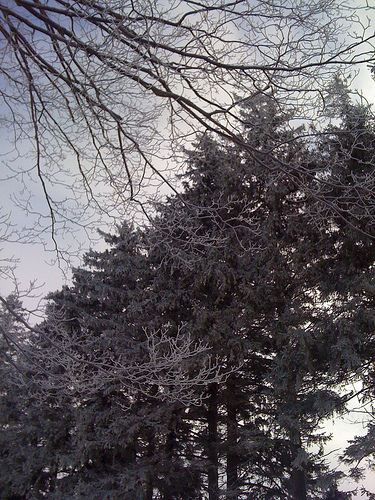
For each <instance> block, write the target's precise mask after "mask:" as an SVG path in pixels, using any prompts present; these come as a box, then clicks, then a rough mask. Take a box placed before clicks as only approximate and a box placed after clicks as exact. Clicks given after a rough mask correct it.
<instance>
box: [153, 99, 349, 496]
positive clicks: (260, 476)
mask: <svg viewBox="0 0 375 500" xmlns="http://www.w3.org/2000/svg"><path fill="white" fill-rule="evenodd" d="M248 106H249V108H251V109H248V110H247V111H245V112H244V122H245V127H246V128H245V133H246V134H247V141H248V144H249V151H252V150H253V148H254V147H256V148H257V150H258V151H259V148H260V145H262V147H263V148H264V149H265V150H271V149H272V148H274V147H275V145H276V144H278V160H277V161H278V162H279V163H282V164H285V165H288V164H290V162H299V163H301V164H302V165H303V166H304V169H302V171H305V172H307V174H306V175H307V176H310V178H311V179H312V182H313V181H314V176H316V175H317V172H319V171H320V169H322V168H323V167H322V166H321V165H320V164H319V163H318V162H317V160H316V154H315V153H312V152H311V151H310V150H309V149H308V147H307V145H306V144H304V143H303V142H302V141H301V140H297V139H296V135H297V133H298V131H292V130H290V128H289V127H288V117H285V116H282V114H280V113H278V110H277V108H276V106H275V105H274V102H273V100H272V99H268V98H262V99H260V100H259V101H258V102H254V101H251V102H250V103H248ZM280 144H285V146H284V147H281V146H280ZM275 170H276V169H275V168H274V165H270V164H268V165H264V166H260V165H259V161H255V159H254V158H253V156H252V154H249V155H248V156H247V157H244V156H242V155H239V154H238V152H236V151H235V149H234V148H229V147H228V145H227V144H223V145H219V144H217V143H215V142H213V141H211V140H210V139H209V138H208V137H206V136H205V137H203V138H202V141H201V143H200V145H199V147H198V148H197V150H195V151H194V152H192V153H191V154H190V157H189V168H188V171H187V174H186V178H185V185H184V187H185V190H184V192H183V193H182V194H181V195H180V196H178V197H174V198H170V199H169V200H168V201H167V203H166V204H163V205H161V206H160V207H159V210H160V215H159V218H158V219H157V220H156V221H155V225H156V227H157V230H156V232H152V233H151V234H152V238H154V242H153V244H152V245H153V249H154V251H153V253H152V258H153V259H154V262H156V263H157V265H158V266H159V268H160V269H162V271H161V270H160V271H159V272H158V273H157V275H156V280H157V281H158V285H157V286H158V288H159V289H164V290H168V289H170V292H169V294H170V300H169V301H167V302H165V303H160V302H159V308H160V312H161V314H162V315H163V316H164V317H165V315H167V317H168V318H169V319H170V321H173V320H174V319H176V318H178V319H179V320H181V319H182V320H185V321H187V322H188V329H189V330H190V331H192V332H194V335H195V336H196V338H198V339H204V340H205V341H207V342H208V343H209V345H210V346H211V347H212V352H213V353H214V354H215V355H216V356H218V358H219V359H220V364H221V366H222V367H223V368H224V369H225V370H227V372H228V378H227V383H226V385H225V386H222V387H216V386H212V387H211V388H210V389H209V390H208V391H207V392H206V396H207V397H208V400H207V402H206V403H205V412H203V414H202V410H200V411H199V410H197V409H195V412H196V419H197V421H198V422H200V423H201V422H202V421H205V427H204V431H203V432H202V433H201V441H202V444H201V448H202V453H203V454H204V456H205V457H206V460H207V467H206V471H204V473H203V476H204V477H206V479H205V481H206V483H207V489H208V492H209V493H208V494H209V498H210V500H216V499H217V498H219V496H220V491H219V486H218V485H219V484H220V483H221V484H223V483H224V484H225V485H226V487H225V489H226V497H227V498H228V499H229V498H232V499H237V498H244V495H250V496H255V497H256V498H271V497H272V498H293V499H296V500H297V499H298V500H299V499H305V498H307V495H308V494H312V492H313V491H315V493H314V494H315V495H317V494H320V493H321V494H323V493H324V491H326V490H327V488H328V487H329V484H330V482H332V481H333V482H334V481H335V475H334V474H331V475H330V474H326V471H327V467H326V465H325V464H324V461H323V460H322V459H321V458H320V455H321V452H319V453H316V454H313V453H312V452H311V451H310V450H309V447H310V446H311V444H317V445H322V444H324V441H325V438H324V436H322V435H321V433H320V432H318V429H319V426H320V424H321V422H322V420H323V419H324V418H326V417H327V416H329V415H331V414H332V412H334V411H335V410H338V409H339V408H340V404H341V399H340V397H339V395H338V393H337V392H335V383H336V375H335V373H334V372H333V371H331V370H330V363H331V360H330V356H329V352H330V348H331V346H332V345H333V344H335V342H336V339H335V338H334V334H333V333H331V334H328V333H329V332H327V329H326V325H327V323H328V319H327V315H328V312H327V311H326V310H325V309H324V307H323V306H322V303H321V302H320V300H319V293H320V288H321V287H322V283H325V276H324V272H323V271H322V269H321V267H319V266H321V263H322V261H327V260H328V259H331V260H332V256H333V255H336V251H335V240H334V239H333V238H332V234H331V227H330V224H329V223H328V222H327V223H326V225H325V226H323V227H316V225H315V224H313V222H312V220H311V219H310V217H309V208H310V204H312V203H313V201H312V200H311V199H310V198H309V196H308V193H305V192H301V191H300V189H299V188H298V185H299V183H293V181H291V179H290V177H289V176H287V175H286V174H285V176H283V175H280V171H279V169H277V172H278V174H277V176H275V174H274V172H275ZM207 437H208V440H207ZM223 476H224V477H223ZM310 492H311V493H310ZM319 492H320V493H319Z"/></svg>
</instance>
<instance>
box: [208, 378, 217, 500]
mask: <svg viewBox="0 0 375 500" xmlns="http://www.w3.org/2000/svg"><path fill="white" fill-rule="evenodd" d="M217 400H218V387H217V384H212V385H211V386H210V389H209V399H208V408H207V423H208V442H207V458H208V498H209V500H219V460H218V408H217V404H218V401H217Z"/></svg>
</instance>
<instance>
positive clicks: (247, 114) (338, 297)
mask: <svg viewBox="0 0 375 500" xmlns="http://www.w3.org/2000/svg"><path fill="white" fill-rule="evenodd" d="M336 109H337V110H338V113H339V114H340V120H341V123H340V125H335V126H331V127H329V128H327V131H326V134H324V135H323V139H322V138H321V139H319V142H317V143H315V144H312V143H311V140H310V142H308V143H306V142H305V141H304V139H303V129H302V128H301V129H293V128H292V127H291V117H288V116H285V115H283V113H282V112H281V111H280V110H279V109H278V108H277V106H276V104H275V101H273V100H272V99H271V98H269V97H259V98H258V99H253V100H251V101H249V102H246V103H244V109H243V123H244V130H243V138H242V139H243V140H246V141H247V144H248V145H249V148H248V151H247V152H246V153H244V152H243V151H242V152H239V151H237V150H236V149H235V148H234V147H233V146H232V145H229V144H227V143H218V142H215V141H213V140H212V139H211V138H210V137H209V136H207V135H204V136H202V138H201V140H200V143H199V144H197V146H196V149H195V150H194V151H190V152H187V158H188V159H187V168H186V172H185V174H184V176H183V178H182V181H183V190H182V192H181V193H180V195H178V196H177V195H175V196H171V197H169V198H168V199H167V200H166V201H165V202H164V203H161V204H159V205H157V206H156V207H155V208H156V213H157V215H156V216H155V219H154V221H153V224H152V225H151V226H150V227H147V228H144V229H137V230H135V229H134V228H133V227H132V226H131V225H130V224H128V223H123V224H122V225H120V226H119V228H118V232H117V234H116V235H105V239H106V242H107V244H108V249H107V250H106V251H104V252H94V251H91V252H89V253H88V254H87V255H86V257H85V261H84V265H83V266H82V267H80V268H78V269H75V270H74V273H73V284H72V285H71V286H69V287H65V288H63V289H62V290H61V291H58V292H55V293H53V294H51V295H50V297H49V302H48V308H47V313H46V319H45V321H44V322H43V324H42V325H40V327H39V330H38V331H39V332H40V334H38V333H37V332H38V331H36V332H35V333H34V335H33V336H32V337H29V338H27V339H25V341H24V342H25V349H24V351H22V352H13V351H12V352H10V351H9V349H11V347H12V346H11V345H10V344H9V342H8V343H6V342H5V341H4V342H3V344H2V345H1V350H2V351H3V354H5V356H3V358H2V359H3V361H2V366H1V370H2V372H4V376H2V377H1V406H0V426H1V429H2V437H1V440H2V442H3V446H2V450H3V451H2V452H1V455H0V460H1V463H0V489H1V491H2V493H1V495H2V496H1V498H3V499H4V500H5V499H8V500H11V499H16V498H17V499H28V498H51V499H70V498H71V499H74V498H87V499H93V500H94V499H98V500H99V499H105V498H108V499H129V500H130V499H134V500H135V499H142V500H153V499H162V500H172V499H176V500H178V499H181V500H189V499H191V500H193V499H197V500H199V499H202V500H203V499H209V500H219V499H220V500H221V499H224V498H225V499H226V500H245V499H249V498H252V499H253V498H254V499H257V500H258V499H259V500H267V499H291V500H306V499H322V500H324V499H325V500H327V499H333V498H347V497H348V496H347V495H345V494H343V493H341V492H340V491H339V490H338V484H337V481H338V479H339V478H340V473H339V472H337V471H334V470H331V469H330V467H329V463H328V462H327V461H326V460H325V459H324V451H323V450H324V445H325V443H326V441H327V439H328V437H327V436H325V435H324V433H323V431H322V425H323V423H324V421H325V419H327V418H328V417H330V416H333V415H338V414H340V412H342V411H343V410H344V408H345V403H346V401H347V399H348V398H347V397H346V395H345V394H344V393H343V388H344V387H345V384H346V383H347V382H348V381H350V380H353V379H356V380H362V381H363V384H364V390H366V391H367V392H366V394H367V395H368V397H373V376H374V375H373V371H374V370H373V366H372V363H373V359H374V357H373V356H374V347H375V345H374V326H375V321H374V320H375V314H374V312H375V311H374V299H373V297H374V293H373V290H374V283H375V281H374V279H373V278H374V276H373V273H374V266H373V263H374V261H375V250H374V245H373V236H374V234H373V233H374V230H373V228H372V226H371V224H370V221H371V218H373V216H374V214H373V213H370V212H372V211H373V208H372V207H369V213H368V214H364V213H362V212H361V213H358V212H357V211H356V206H358V205H357V203H356V197H363V196H364V195H365V194H364V193H363V192H360V191H359V189H357V186H358V185H361V186H363V185H364V180H365V179H368V182H370V179H372V176H373V163H374V162H373V151H374V141H375V134H374V130H373V127H372V124H371V123H370V122H369V117H368V115H367V113H366V109H365V108H363V107H361V106H358V105H354V104H352V103H351V102H350V100H349V98H348V97H347V95H346V94H345V92H344V91H343V93H342V101H341V102H340V103H338V104H337V103H336ZM255 150H256V151H257V153H256V154H257V155H259V157H257V158H255V157H254V154H255V153H254V151H255ZM271 151H272V155H265V156H264V158H271V157H272V158H275V160H272V161H274V162H275V164H272V163H270V160H268V163H264V164H262V154H263V152H271ZM276 162H277V165H276ZM293 164H298V165H299V166H300V168H299V169H298V171H299V172H300V174H299V175H304V176H305V179H304V181H303V183H302V182H300V179H296V180H295V182H294V181H293V177H292V176H291V175H290V172H289V171H288V168H290V167H291V166H292V165H293ZM276 166H277V168H276ZM280 166H281V167H282V168H280ZM318 177H319V179H320V182H321V179H322V178H327V179H330V182H329V183H327V190H329V192H327V193H324V197H323V198H324V199H325V200H326V199H327V197H329V198H330V201H331V203H330V205H329V208H327V205H324V203H322V204H319V201H317V199H316V196H315V195H314V197H312V196H310V191H309V185H310V186H311V191H314V192H316V186H315V183H316V179H317V178H318ZM359 179H361V182H360V183H358V180H359ZM333 180H334V182H332V181H333ZM301 185H303V186H305V187H306V189H305V190H303V191H302V190H301V188H300V186H301ZM333 185H334V186H336V187H335V188H333V187H332V186H333ZM343 205H345V207H344V206H343ZM332 207H334V208H335V209H333V208H332ZM312 215H314V216H312ZM1 324H2V329H3V331H4V332H5V333H6V334H7V332H8V333H9V335H10V333H11V332H12V331H13V330H14V329H15V328H16V327H17V325H16V324H17V321H16V320H15V319H14V317H13V318H12V317H9V314H7V313H6V312H5V311H3V312H2V316H1ZM184 336H185V337H186V338H189V339H192V341H193V345H200V344H199V343H203V345H204V346H207V349H208V352H209V355H210V356H207V352H205V351H204V350H203V351H199V352H197V355H196V356H195V357H194V356H192V357H190V358H188V359H187V360H186V364H185V365H184V366H182V367H181V366H179V367H178V369H176V371H174V372H172V373H174V376H175V377H176V378H175V379H173V377H172V378H171V372H169V371H168V369H167V368H163V367H161V368H160V370H158V377H155V376H154V375H155V373H154V371H153V370H152V369H151V368H150V366H151V365H150V364H152V362H155V363H156V362H157V360H155V359H152V358H150V350H149V349H148V346H149V343H150V342H152V343H153V345H157V346H158V349H159V350H162V351H163V349H164V352H165V353H166V356H168V353H169V352H170V348H171V346H174V345H178V344H179V342H180V341H181V339H183V338H184ZM4 338H5V339H7V335H5V337H4ZM56 346H59V349H60V351H59V349H58V348H57V347H56ZM41 350H44V351H45V352H48V353H49V359H50V360H51V364H50V365H49V364H48V363H47V364H46V366H45V369H44V370H43V371H38V370H35V368H34V369H31V368H30V370H29V372H27V373H26V374H24V375H25V377H26V378H24V380H25V386H24V388H23V389H22V390H20V389H19V388H18V389H16V388H15V386H14V384H13V383H12V380H13V379H12V376H10V374H9V373H7V374H6V376H5V372H14V370H15V366H17V363H18V362H19V361H20V360H21V361H22V363H21V365H22V366H27V357H28V356H29V357H31V358H32V359H34V357H35V353H36V352H39V351H41ZM158 352H159V351H158ZM63 354H64V355H65V357H64V355H63ZM66 354H67V356H66ZM67 359H70V364H69V363H68V362H67V361H66V360H67ZM11 361H12V362H11ZM207 363H211V364H215V366H216V367H217V370H218V371H220V377H217V378H207V379H206V383H203V382H202V383H200V384H198V383H197V385H196V386H195V387H194V388H193V389H194V391H193V392H194V397H192V395H191V393H189V394H190V396H191V397H190V400H188V398H183V397H174V398H173V397H171V394H174V392H173V391H174V390H175V389H176V388H178V387H180V385H181V380H179V378H178V376H181V377H184V378H183V381H185V382H186V381H187V380H188V379H190V380H195V379H194V376H196V374H197V373H198V374H199V372H200V370H202V369H203V368H204V366H205V364H207ZM142 370H143V371H142ZM136 372H137V373H136ZM14 373H15V372H14ZM135 373H136V375H137V376H135ZM197 380H198V379H197ZM47 382H48V384H49V386H48V384H47ZM58 383H60V384H61V385H60V390H59V386H58V385H57V384H58ZM12 384H13V385H12ZM46 384H47V385H46ZM179 384H180V385H179ZM47 386H48V387H50V390H49V391H47V390H46V389H45V390H44V391H43V392H38V389H37V388H38V387H44V388H45V387H47ZM62 389H64V390H62ZM189 391H191V387H189ZM36 403H37V405H36ZM373 429H374V426H373V425H372V424H371V425H370V427H369V437H368V438H363V440H357V441H356V442H355V443H353V444H352V446H351V448H349V454H351V456H352V457H355V458H356V457H357V458H358V457H359V455H361V454H362V455H363V456H365V455H366V452H367V454H371V453H373V451H374V449H373V447H372V448H371V446H370V445H369V439H370V437H371V433H373ZM366 439H367V441H366ZM10 443H12V445H11V447H10Z"/></svg>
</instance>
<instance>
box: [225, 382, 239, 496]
mask: <svg viewBox="0 0 375 500" xmlns="http://www.w3.org/2000/svg"><path fill="white" fill-rule="evenodd" d="M237 441H238V425H237V400H236V385H235V381H234V380H233V379H231V378H229V379H228V382H227V499H228V500H237V499H238V450H237Z"/></svg>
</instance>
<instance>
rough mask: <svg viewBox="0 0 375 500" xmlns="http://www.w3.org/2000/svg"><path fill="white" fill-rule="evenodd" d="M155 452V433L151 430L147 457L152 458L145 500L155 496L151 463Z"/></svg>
mask: <svg viewBox="0 0 375 500" xmlns="http://www.w3.org/2000/svg"><path fill="white" fill-rule="evenodd" d="M154 454H155V434H154V432H153V431H152V430H151V431H150V434H149V438H148V445H147V458H148V459H149V460H150V471H149V473H148V477H147V484H146V490H145V500H152V498H153V492H154V481H153V479H154V478H153V473H152V470H151V467H152V466H151V463H152V457H153V456H154Z"/></svg>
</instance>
